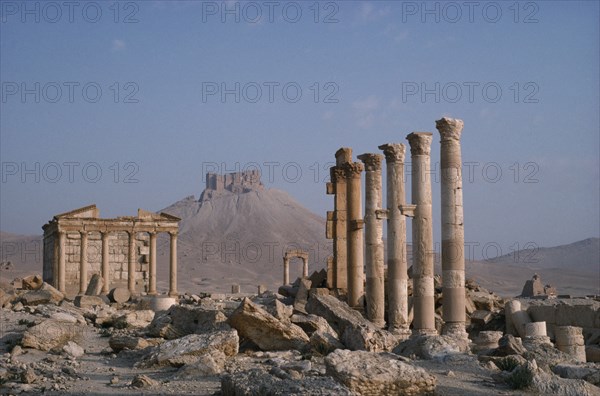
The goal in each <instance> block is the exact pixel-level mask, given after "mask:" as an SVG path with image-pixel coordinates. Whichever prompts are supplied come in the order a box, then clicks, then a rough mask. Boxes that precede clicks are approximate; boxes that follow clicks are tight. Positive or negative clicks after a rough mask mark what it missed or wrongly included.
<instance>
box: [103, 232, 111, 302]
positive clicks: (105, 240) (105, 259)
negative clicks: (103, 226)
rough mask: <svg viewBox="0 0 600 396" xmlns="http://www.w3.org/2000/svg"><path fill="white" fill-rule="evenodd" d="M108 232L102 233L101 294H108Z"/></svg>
mask: <svg viewBox="0 0 600 396" xmlns="http://www.w3.org/2000/svg"><path fill="white" fill-rule="evenodd" d="M108 237H109V233H108V231H104V232H102V268H101V272H102V279H103V280H104V282H102V293H103V294H108V292H109V290H110V267H109V261H108V259H109V258H110V256H109V250H108Z"/></svg>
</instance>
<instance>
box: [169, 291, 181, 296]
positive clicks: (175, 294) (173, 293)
mask: <svg viewBox="0 0 600 396" xmlns="http://www.w3.org/2000/svg"><path fill="white" fill-rule="evenodd" d="M169 297H179V293H178V292H176V291H170V292H169Z"/></svg>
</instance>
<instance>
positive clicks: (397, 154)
mask: <svg viewBox="0 0 600 396" xmlns="http://www.w3.org/2000/svg"><path fill="white" fill-rule="evenodd" d="M379 149H380V150H383V154H384V155H385V160H386V161H387V162H404V153H405V152H406V146H405V145H404V144H402V143H386V144H382V145H381V146H379Z"/></svg>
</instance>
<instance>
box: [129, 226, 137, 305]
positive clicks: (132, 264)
mask: <svg viewBox="0 0 600 396" xmlns="http://www.w3.org/2000/svg"><path fill="white" fill-rule="evenodd" d="M135 235H136V233H135V232H134V231H129V253H128V255H127V288H128V289H129V292H130V293H131V294H135V261H136V258H137V255H136V254H135Z"/></svg>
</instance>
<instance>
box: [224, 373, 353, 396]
mask: <svg viewBox="0 0 600 396" xmlns="http://www.w3.org/2000/svg"><path fill="white" fill-rule="evenodd" d="M280 371H282V372H283V373H284V374H285V372H284V371H283V370H280ZM283 376H284V377H285V378H284V379H281V378H279V377H277V376H275V375H272V374H269V373H267V372H266V371H265V370H262V369H252V370H247V371H241V372H237V373H234V374H227V375H224V376H222V377H221V392H222V394H223V396H254V395H274V396H275V395H277V396H279V395H281V396H284V395H285V396H288V395H289V396H304V395H315V396H316V395H319V396H349V395H351V394H352V393H351V392H350V391H349V390H348V388H346V387H345V386H343V385H341V384H339V383H337V382H336V381H335V380H334V379H333V378H330V377H304V378H302V379H296V380H294V379H291V378H290V376H289V375H283Z"/></svg>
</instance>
